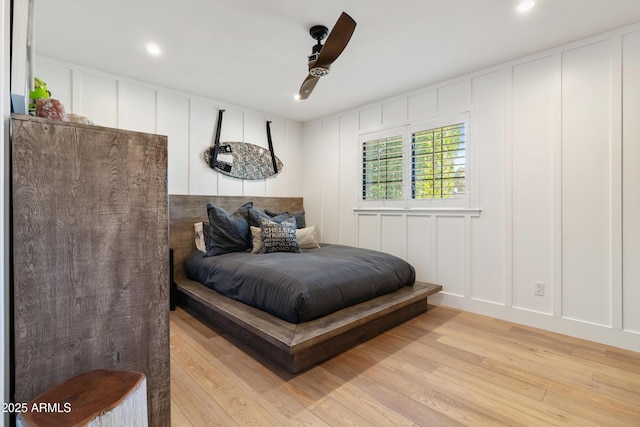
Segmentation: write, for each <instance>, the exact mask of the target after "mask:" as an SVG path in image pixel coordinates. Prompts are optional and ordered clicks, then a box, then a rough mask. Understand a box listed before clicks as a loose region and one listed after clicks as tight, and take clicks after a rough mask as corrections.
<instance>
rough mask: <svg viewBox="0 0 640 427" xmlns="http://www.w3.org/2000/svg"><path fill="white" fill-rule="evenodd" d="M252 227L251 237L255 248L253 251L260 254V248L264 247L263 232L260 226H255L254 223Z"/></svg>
mask: <svg viewBox="0 0 640 427" xmlns="http://www.w3.org/2000/svg"><path fill="white" fill-rule="evenodd" d="M250 228H251V239H252V242H253V249H251V253H252V254H259V253H260V249H261V248H262V233H261V232H260V227H254V226H253V225H252V226H251V227H250Z"/></svg>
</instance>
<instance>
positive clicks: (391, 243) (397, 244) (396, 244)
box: [380, 214, 407, 259]
mask: <svg viewBox="0 0 640 427" xmlns="http://www.w3.org/2000/svg"><path fill="white" fill-rule="evenodd" d="M405 221H406V220H405V217H404V216H403V215H388V214H383V215H380V250H381V251H382V252H386V253H388V254H391V255H395V256H397V257H399V258H402V259H407V250H406V238H405V236H406V235H407V231H406V229H405Z"/></svg>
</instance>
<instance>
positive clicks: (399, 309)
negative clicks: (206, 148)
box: [169, 195, 442, 373]
mask: <svg viewBox="0 0 640 427" xmlns="http://www.w3.org/2000/svg"><path fill="white" fill-rule="evenodd" d="M248 201H253V202H254V206H255V207H256V208H259V209H264V208H265V207H266V208H270V209H273V210H276V211H290V212H294V211H299V210H301V209H302V199H301V198H261V197H224V196H177V195H172V196H170V197H169V204H170V207H169V218H170V219H169V223H170V242H171V247H172V248H173V250H174V256H173V265H174V282H175V291H176V294H177V295H176V300H177V303H178V304H179V305H181V306H184V307H187V308H189V309H190V310H193V311H195V312H196V313H198V314H200V315H201V316H203V317H205V318H206V319H208V320H209V321H211V322H212V323H213V324H215V325H216V326H218V327H220V328H222V329H224V330H225V331H227V332H228V333H230V334H231V335H233V336H235V337H236V338H238V339H239V340H241V341H242V342H244V343H245V344H248V345H249V346H251V347H253V348H254V349H256V350H257V351H258V352H260V353H261V354H262V355H264V356H265V357H266V358H268V359H269V360H271V361H273V362H274V363H276V364H277V365H279V366H281V367H283V368H284V369H286V370H287V371H288V372H290V373H298V372H300V371H302V370H304V369H307V368H309V367H311V366H313V365H316V364H318V363H320V362H322V361H324V360H327V359H329V358H331V357H333V356H335V355H337V354H339V353H341V352H343V351H345V350H347V349H349V348H350V347H353V346H354V345H356V344H358V343H361V342H363V341H366V340H368V339H370V338H372V337H374V336H376V335H379V334H381V333H382V332H384V331H386V330H388V329H390V328H392V327H394V326H397V325H399V324H401V323H403V322H405V321H407V320H408V319H410V318H412V317H415V316H417V315H419V314H421V313H424V312H425V311H427V297H428V296H429V295H432V294H434V293H436V292H439V291H440V290H442V286H440V285H434V284H428V283H421V282H416V283H415V285H414V286H413V287H405V288H402V289H399V290H398V291H396V292H393V293H391V294H387V295H382V296H380V297H377V298H374V299H373V300H370V301H367V302H364V303H361V304H358V305H355V306H352V307H348V308H345V309H342V310H340V311H338V312H335V313H333V314H330V315H327V316H324V317H322V318H320V319H316V320H312V321H310V322H304V323H299V324H293V323H289V322H286V321H284V320H281V319H279V318H277V317H275V316H272V315H270V314H268V313H265V312H263V311H261V310H258V309H256V308H254V307H251V306H248V305H246V304H243V303H241V302H239V301H236V300H233V299H230V298H227V297H225V296H222V295H220V294H218V293H217V292H215V291H213V290H211V289H209V288H207V287H205V286H203V285H201V284H200V283H198V282H194V281H192V280H189V279H187V278H186V277H185V275H184V268H183V266H182V263H183V260H184V258H185V257H186V256H187V255H188V254H189V253H190V252H191V251H192V250H194V249H195V244H194V240H193V236H194V234H193V224H194V223H195V222H198V221H208V219H207V218H206V208H205V206H206V204H207V203H214V204H216V205H218V206H220V207H222V208H223V209H225V210H227V211H229V212H233V211H234V210H235V209H237V208H238V207H239V206H241V205H242V204H244V203H246V202H248Z"/></svg>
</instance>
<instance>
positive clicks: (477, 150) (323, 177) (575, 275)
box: [303, 25, 640, 351]
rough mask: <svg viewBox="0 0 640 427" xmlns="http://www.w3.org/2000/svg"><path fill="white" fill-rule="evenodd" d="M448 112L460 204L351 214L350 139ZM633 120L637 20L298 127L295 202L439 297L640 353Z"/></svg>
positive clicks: (639, 61) (328, 230)
mask: <svg viewBox="0 0 640 427" xmlns="http://www.w3.org/2000/svg"><path fill="white" fill-rule="evenodd" d="M460 110H469V111H470V117H471V119H470V129H469V138H468V156H469V171H468V177H467V179H468V181H469V188H470V191H471V208H470V209H462V210H455V209H449V210H429V209H392V208H378V209H375V208H359V207H358V206H360V205H359V196H360V191H361V190H360V186H361V182H360V179H361V178H360V171H361V169H360V168H361V165H360V152H359V150H360V147H359V142H358V141H359V140H358V135H359V134H360V133H361V132H365V131H371V130H378V129H383V128H385V127H388V126H389V127H390V126H394V125H396V126H397V125H400V124H405V123H409V122H417V121H422V120H426V119H429V118H433V117H437V116H438V114H446V113H449V112H452V111H460ZM638 117H640V25H635V26H631V27H626V28H621V29H619V30H617V31H613V32H610V33H607V34H603V35H601V36H598V37H594V38H590V39H587V40H582V41H579V42H575V43H572V44H570V45H567V46H561V47H558V48H556V49H552V50H549V51H546V52H542V53H539V54H536V55H533V56H530V57H527V58H522V59H519V60H515V61H512V62H510V63H506V64H502V65H499V66H495V67H493V68H491V69H487V70H481V71H478V72H476V73H472V74H469V75H467V76H463V77H461V78H458V79H455V80H452V81H447V82H443V83H442V84H438V85H434V86H430V87H426V88H423V89H421V90H417V91H414V92H411V93H408V94H404V95H399V96H396V97H393V98H390V99H386V100H382V101H380V102H378V103H374V104H370V105H366V106H363V107H361V108H358V109H355V110H350V111H346V112H344V113H340V114H337V115H336V116H332V117H328V118H325V119H320V120H317V121H313V122H311V123H307V124H306V125H305V127H304V156H303V157H304V158H305V159H308V160H306V162H307V163H306V165H307V166H308V168H306V169H305V185H304V189H303V195H304V197H305V205H306V206H307V208H308V210H311V211H312V212H313V213H312V214H311V215H313V222H314V223H317V224H319V225H320V227H321V229H322V237H323V240H325V241H326V242H331V243H342V244H357V245H358V246H361V247H365V248H371V249H377V250H382V251H386V252H389V253H392V254H395V255H398V256H400V257H402V258H405V259H407V260H408V261H409V262H411V263H412V264H413V265H414V266H415V268H416V273H417V277H418V280H422V281H429V282H436V283H439V284H441V285H442V286H443V289H444V290H443V292H442V293H440V294H438V295H435V296H434V297H432V298H433V301H435V302H437V303H442V304H447V305H452V306H455V307H460V308H463V309H465V310H470V311H475V312H479V313H483V314H487V315H490V316H495V317H500V318H504V319H507V320H512V321H516V322H521V323H525V324H529V325H532V326H537V327H542V328H545V329H549V330H553V331H557V332H561V333H565V334H569V335H574V336H578V337H582V338H586V339H591V340H595V341H599V342H603V343H607V344H611V345H616V346H619V347H624V348H629V349H632V350H635V351H640V311H638V310H637V302H638V301H640V243H639V242H640V220H639V219H638V218H639V217H638V212H640V185H639V183H640V172H639V171H640V120H638ZM623 154H624V155H623ZM310 159H315V160H313V161H311V160H310ZM336 165H338V166H336ZM535 282H542V283H544V295H534V283H535Z"/></svg>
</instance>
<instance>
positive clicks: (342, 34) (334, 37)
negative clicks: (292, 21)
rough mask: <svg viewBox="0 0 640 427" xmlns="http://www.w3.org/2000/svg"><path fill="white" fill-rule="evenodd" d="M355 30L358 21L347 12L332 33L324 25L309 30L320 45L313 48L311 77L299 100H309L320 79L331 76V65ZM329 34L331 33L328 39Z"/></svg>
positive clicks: (308, 76)
mask: <svg viewBox="0 0 640 427" xmlns="http://www.w3.org/2000/svg"><path fill="white" fill-rule="evenodd" d="M355 29H356V21H354V20H353V18H351V17H350V16H349V15H347V14H346V13H345V12H342V14H341V15H340V17H339V18H338V21H337V22H336V25H334V26H333V29H332V30H331V32H330V33H329V29H328V28H327V27H325V26H324V25H314V26H313V27H311V29H309V34H311V37H313V38H314V39H315V40H316V41H317V42H318V43H317V44H316V45H315V46H313V49H312V51H311V55H309V75H307V78H306V79H304V81H303V82H302V86H300V92H299V93H298V97H299V99H307V98H308V97H309V95H311V92H312V91H313V88H314V87H316V83H318V80H319V79H320V77H322V76H326V75H327V74H329V70H330V69H331V64H332V63H333V62H334V61H335V60H336V59H338V57H339V56H340V54H341V53H342V51H343V50H344V48H345V47H347V43H349V40H350V39H351V35H352V34H353V31H354V30H355ZM327 33H329V36H328V37H327ZM325 37H326V38H327V40H326V41H325V43H324V45H323V44H322V43H321V41H322V40H323V39H324V38H325Z"/></svg>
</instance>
